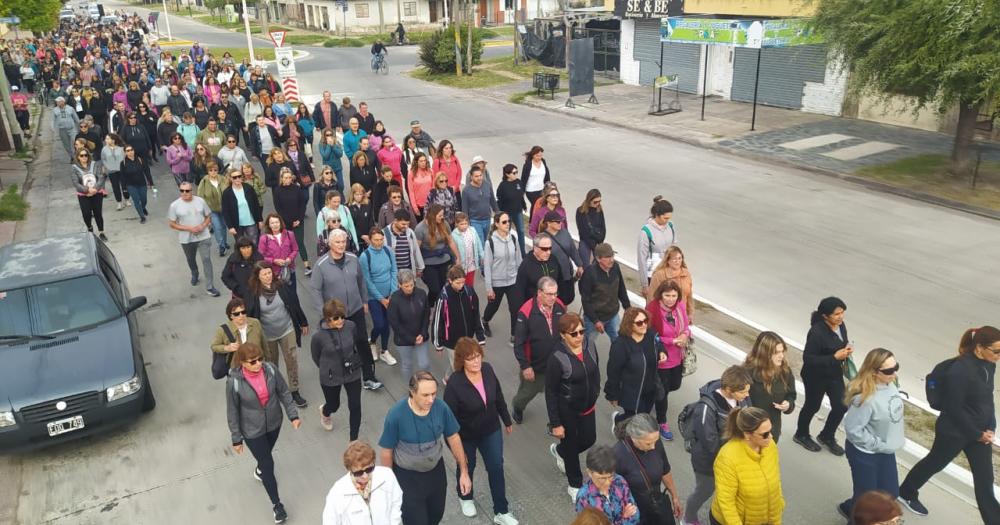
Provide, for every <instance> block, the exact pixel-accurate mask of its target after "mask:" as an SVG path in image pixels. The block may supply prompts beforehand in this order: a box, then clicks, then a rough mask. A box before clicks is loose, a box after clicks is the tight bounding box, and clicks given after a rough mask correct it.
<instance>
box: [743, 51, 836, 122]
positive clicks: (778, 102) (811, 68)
mask: <svg viewBox="0 0 1000 525" xmlns="http://www.w3.org/2000/svg"><path fill="white" fill-rule="evenodd" d="M826 56H827V49H826V46H796V47H784V48H768V49H764V50H763V51H762V53H761V60H760V84H759V87H758V92H757V102H759V103H761V104H767V105H769V106H778V107H783V108H794V109H800V108H801V107H802V90H803V89H804V88H805V83H806V82H819V83H822V82H823V80H824V78H825V74H826ZM756 72H757V50H756V49H747V48H742V47H738V48H736V56H735V59H734V63H733V90H732V95H731V97H732V99H733V100H738V101H741V102H752V101H753V89H754V76H755V75H756Z"/></svg>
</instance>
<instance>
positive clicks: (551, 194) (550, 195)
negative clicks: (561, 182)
mask: <svg viewBox="0 0 1000 525" xmlns="http://www.w3.org/2000/svg"><path fill="white" fill-rule="evenodd" d="M548 196H549V197H555V198H559V194H558V193H550V194H549V195H548Z"/></svg>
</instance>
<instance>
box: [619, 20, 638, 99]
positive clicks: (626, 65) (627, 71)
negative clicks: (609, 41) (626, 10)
mask: <svg viewBox="0 0 1000 525" xmlns="http://www.w3.org/2000/svg"><path fill="white" fill-rule="evenodd" d="M620 44H621V49H620V52H621V65H620V67H621V74H620V75H619V78H620V80H621V81H622V83H623V84H628V85H630V86H638V85H639V61H638V60H635V58H634V52H635V20H630V19H625V20H622V24H621V41H620Z"/></svg>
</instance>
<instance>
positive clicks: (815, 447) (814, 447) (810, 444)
mask: <svg viewBox="0 0 1000 525" xmlns="http://www.w3.org/2000/svg"><path fill="white" fill-rule="evenodd" d="M792 441H794V442H796V443H798V444H799V445H802V448H804V449H806V450H808V451H809V452H819V451H820V450H822V448H821V447H820V446H819V443H816V442H815V441H813V438H812V436H808V435H807V436H794V437H793V438H792Z"/></svg>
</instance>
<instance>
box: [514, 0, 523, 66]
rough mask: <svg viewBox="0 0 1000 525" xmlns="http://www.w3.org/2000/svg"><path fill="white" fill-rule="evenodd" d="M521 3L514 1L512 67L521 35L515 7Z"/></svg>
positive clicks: (515, 63)
mask: <svg viewBox="0 0 1000 525" xmlns="http://www.w3.org/2000/svg"><path fill="white" fill-rule="evenodd" d="M520 3H521V0H514V65H515V66H516V65H517V60H518V58H517V55H518V51H519V50H520V47H521V33H520V31H519V28H520V27H521V26H520V25H519V24H520V21H519V20H518V18H517V6H518V4H520Z"/></svg>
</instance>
